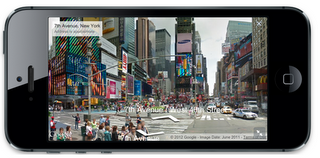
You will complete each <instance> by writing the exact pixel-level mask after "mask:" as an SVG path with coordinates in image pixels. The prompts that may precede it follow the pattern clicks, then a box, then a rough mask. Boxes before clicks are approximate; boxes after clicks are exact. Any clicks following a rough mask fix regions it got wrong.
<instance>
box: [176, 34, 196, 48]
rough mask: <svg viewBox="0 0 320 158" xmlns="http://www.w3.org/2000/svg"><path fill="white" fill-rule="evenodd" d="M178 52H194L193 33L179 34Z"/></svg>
mask: <svg viewBox="0 0 320 158" xmlns="http://www.w3.org/2000/svg"><path fill="white" fill-rule="evenodd" d="M177 52H178V53H189V52H192V34H191V33H178V35H177Z"/></svg>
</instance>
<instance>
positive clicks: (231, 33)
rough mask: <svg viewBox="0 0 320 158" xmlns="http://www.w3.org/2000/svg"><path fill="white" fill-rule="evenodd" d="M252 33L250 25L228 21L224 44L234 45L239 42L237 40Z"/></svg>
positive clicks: (249, 23)
mask: <svg viewBox="0 0 320 158" xmlns="http://www.w3.org/2000/svg"><path fill="white" fill-rule="evenodd" d="M250 33H252V23H251V22H243V21H232V20H229V23H228V27H227V34H226V39H225V43H230V44H234V43H237V42H239V41H240V39H239V38H242V37H246V36H248V35H249V34H250Z"/></svg>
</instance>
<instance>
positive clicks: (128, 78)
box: [127, 75, 134, 95]
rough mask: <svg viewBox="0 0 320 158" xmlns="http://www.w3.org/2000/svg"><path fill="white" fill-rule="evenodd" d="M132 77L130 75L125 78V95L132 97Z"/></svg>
mask: <svg viewBox="0 0 320 158" xmlns="http://www.w3.org/2000/svg"><path fill="white" fill-rule="evenodd" d="M133 84H134V83H133V76H131V75H128V76H127V85H128V90H127V93H128V94H130V95H132V94H133V93H134V90H133V89H134V86H133Z"/></svg>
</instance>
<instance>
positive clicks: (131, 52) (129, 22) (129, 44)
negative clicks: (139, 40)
mask: <svg viewBox="0 0 320 158" xmlns="http://www.w3.org/2000/svg"><path fill="white" fill-rule="evenodd" d="M134 36H135V32H134V17H129V18H125V20H124V43H123V44H122V47H123V48H125V49H126V50H127V51H128V60H129V61H128V62H132V61H135V60H138V58H137V57H136V54H135V41H134V40H135V38H134Z"/></svg>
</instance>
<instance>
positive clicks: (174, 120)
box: [152, 115, 180, 122]
mask: <svg viewBox="0 0 320 158" xmlns="http://www.w3.org/2000/svg"><path fill="white" fill-rule="evenodd" d="M165 118H169V119H171V120H172V121H173V122H179V121H180V120H178V119H177V118H175V117H173V116H171V115H168V116H159V117H152V120H158V119H165Z"/></svg>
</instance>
